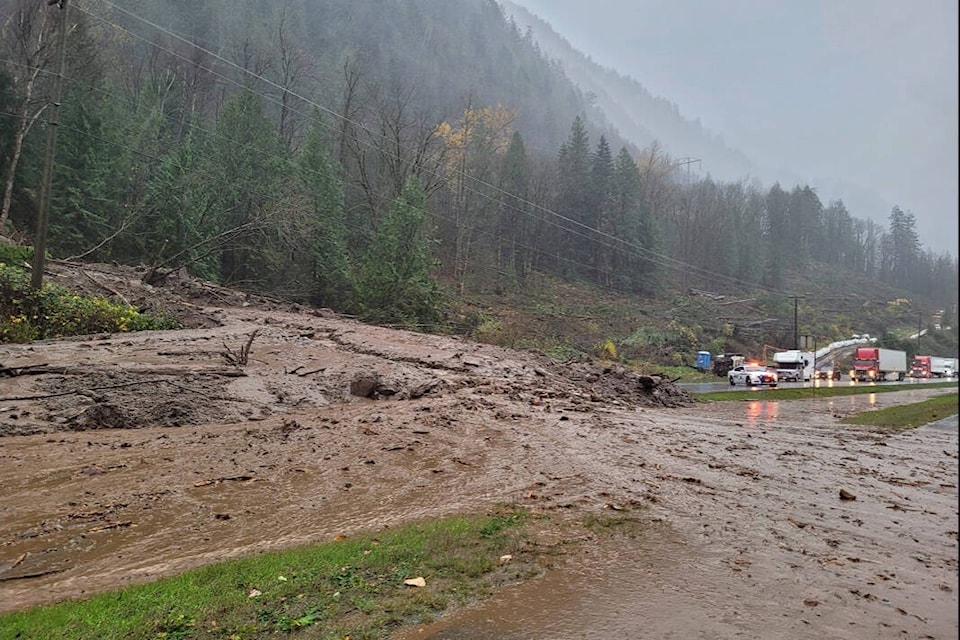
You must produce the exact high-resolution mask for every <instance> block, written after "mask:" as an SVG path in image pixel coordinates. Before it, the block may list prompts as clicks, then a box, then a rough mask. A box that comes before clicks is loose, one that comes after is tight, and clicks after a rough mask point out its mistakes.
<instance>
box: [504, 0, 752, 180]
mask: <svg viewBox="0 0 960 640" xmlns="http://www.w3.org/2000/svg"><path fill="white" fill-rule="evenodd" d="M503 6H504V9H505V10H506V11H507V13H508V15H510V16H511V17H512V19H513V20H515V21H516V22H517V24H518V26H519V27H520V29H521V31H523V30H526V29H527V28H529V29H530V32H531V33H532V35H533V37H534V39H535V40H536V41H537V43H538V44H539V45H540V47H541V49H542V50H543V52H544V54H545V55H547V56H548V57H550V58H552V59H554V60H556V61H558V62H559V64H560V65H561V66H562V68H563V70H564V72H565V73H566V74H567V75H568V76H569V77H570V79H571V80H573V82H574V83H576V84H577V85H578V86H579V87H580V88H581V89H582V90H583V91H584V92H585V93H586V94H587V96H588V97H589V98H590V99H591V100H592V103H593V104H595V105H596V106H597V107H598V108H599V109H600V110H601V111H602V112H603V113H604V114H605V116H606V117H607V118H608V119H609V120H610V122H611V123H612V124H613V126H615V127H616V128H617V130H618V131H619V132H620V134H621V135H623V136H624V137H625V138H627V139H629V140H630V141H632V142H633V143H634V144H636V145H637V146H638V147H646V146H649V145H651V144H653V143H654V142H658V143H659V144H660V145H662V146H663V148H664V149H665V150H666V151H667V152H668V153H669V154H670V155H671V156H673V157H674V158H676V159H679V158H686V159H699V160H700V161H701V164H702V169H703V170H704V171H707V172H709V173H710V175H711V176H713V177H714V178H718V179H721V180H725V181H737V180H740V179H743V178H746V177H748V176H757V175H758V172H759V171H760V168H759V167H758V166H757V165H756V164H755V163H754V162H753V161H752V160H751V159H750V158H748V157H747V156H746V155H745V154H744V153H742V152H741V151H738V150H736V149H733V148H731V147H729V146H727V145H726V143H725V142H724V141H723V139H722V138H721V137H720V136H718V135H717V134H715V133H712V132H710V131H708V130H707V129H705V128H704V127H703V126H702V125H701V124H700V122H699V121H697V120H690V119H688V118H686V117H684V116H683V115H682V114H681V113H680V109H679V107H678V106H677V105H676V104H674V103H672V102H670V101H669V100H667V99H666V98H662V97H658V96H654V95H653V94H651V93H650V92H649V91H648V90H647V89H646V88H645V87H644V86H643V85H642V84H641V83H640V82H639V81H637V80H635V79H633V78H630V77H626V76H622V75H620V74H619V73H617V72H616V71H614V70H612V69H609V68H606V67H602V66H600V65H598V64H597V63H595V62H594V61H593V60H592V59H591V58H589V57H588V56H585V55H584V54H583V53H581V52H579V51H577V50H576V49H575V48H574V47H573V46H572V45H571V44H570V43H569V42H568V41H567V40H565V39H564V38H563V37H562V36H561V35H559V34H557V33H556V32H555V31H554V30H553V29H552V28H551V27H550V25H549V24H547V23H546V22H544V21H543V20H541V19H540V18H538V17H537V16H535V15H533V14H532V13H530V12H529V11H527V10H526V9H525V8H524V7H521V6H519V5H517V4H514V3H512V2H509V0H505V1H504V3H503Z"/></svg>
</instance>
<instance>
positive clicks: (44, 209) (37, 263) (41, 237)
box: [30, 0, 69, 289]
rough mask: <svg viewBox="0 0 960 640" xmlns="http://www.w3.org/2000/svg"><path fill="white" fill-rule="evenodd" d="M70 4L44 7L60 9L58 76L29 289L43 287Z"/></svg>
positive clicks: (57, 0)
mask: <svg viewBox="0 0 960 640" xmlns="http://www.w3.org/2000/svg"><path fill="white" fill-rule="evenodd" d="M67 2H69V0H47V6H48V7H49V6H52V5H55V4H56V5H58V6H59V7H60V24H59V25H58V27H59V28H58V35H57V73H56V75H55V76H54V77H53V102H52V104H51V105H50V117H49V118H47V148H46V151H44V156H43V176H42V178H41V181H40V206H39V211H37V237H36V238H34V240H33V275H32V277H31V279H30V286H31V287H33V288H34V289H40V287H42V286H43V267H44V262H45V261H46V253H47V222H48V220H49V218H50V185H51V183H52V182H53V153H54V149H55V148H56V145H57V129H58V128H59V126H60V96H61V95H62V93H63V67H64V64H65V62H66V59H67V22H68V20H67V15H68V7H67Z"/></svg>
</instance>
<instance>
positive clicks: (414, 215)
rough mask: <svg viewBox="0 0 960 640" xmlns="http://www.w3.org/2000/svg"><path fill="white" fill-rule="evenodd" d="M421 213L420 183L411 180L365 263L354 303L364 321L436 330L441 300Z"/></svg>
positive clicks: (429, 233) (423, 202)
mask: <svg viewBox="0 0 960 640" xmlns="http://www.w3.org/2000/svg"><path fill="white" fill-rule="evenodd" d="M425 207H426V196H425V195H424V192H423V189H422V187H421V186H420V184H419V181H418V180H417V179H416V178H410V179H409V180H408V181H407V184H406V186H405V187H404V189H403V192H402V193H401V194H400V196H399V197H398V198H397V199H396V200H394V203H393V206H392V207H391V208H390V211H389V213H388V214H387V216H386V218H384V221H383V223H382V224H381V225H380V228H379V229H378V230H377V234H376V236H375V237H374V239H373V242H372V243H371V245H370V247H369V248H368V249H367V252H366V254H365V255H364V257H363V262H362V265H361V268H360V273H359V277H358V279H357V298H358V302H359V307H360V315H361V317H363V318H364V319H365V320H368V321H371V322H378V323H384V324H400V325H402V326H406V327H410V328H422V329H425V330H430V329H434V328H436V327H437V325H438V324H439V322H440V320H441V318H442V316H443V306H442V305H443V296H442V292H441V290H440V287H439V285H438V284H437V282H436V281H435V280H434V279H433V277H432V276H431V275H430V270H431V268H432V267H433V266H434V265H433V261H432V260H431V257H430V244H431V240H432V231H431V229H430V228H429V226H428V225H427V222H426V210H425Z"/></svg>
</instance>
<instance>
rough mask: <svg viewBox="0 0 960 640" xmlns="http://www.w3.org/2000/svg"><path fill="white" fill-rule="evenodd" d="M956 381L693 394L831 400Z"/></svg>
mask: <svg viewBox="0 0 960 640" xmlns="http://www.w3.org/2000/svg"><path fill="white" fill-rule="evenodd" d="M956 387H957V381H956V380H953V381H949V382H929V383H924V384H922V385H917V386H915V385H902V384H886V385H884V384H866V385H851V386H847V387H803V388H793V389H768V388H761V387H756V388H753V389H747V390H745V391H712V392H707V393H697V394H694V395H695V397H696V399H697V400H702V401H704V402H722V401H729V400H810V399H811V398H832V397H836V396H855V395H860V394H864V393H892V392H894V391H913V390H915V389H948V388H956Z"/></svg>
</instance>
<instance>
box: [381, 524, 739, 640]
mask: <svg viewBox="0 0 960 640" xmlns="http://www.w3.org/2000/svg"><path fill="white" fill-rule="evenodd" d="M702 569H703V567H700V566H699V562H698V558H697V554H696V553H695V552H694V551H693V550H692V549H691V548H690V547H688V546H687V545H686V544H685V543H684V542H683V541H681V540H679V539H678V537H677V535H676V533H675V532H674V531H672V530H671V529H670V528H669V526H667V525H665V524H656V525H654V526H651V527H650V528H645V530H644V531H643V532H642V533H641V534H640V536H638V537H636V538H619V539H616V540H613V541H607V542H605V543H604V545H603V547H589V548H586V549H584V550H583V554H582V555H581V556H580V557H579V558H576V559H573V560H572V561H571V563H570V564H569V565H568V566H566V567H564V568H563V569H559V570H555V571H553V572H551V573H549V574H547V575H546V576H544V577H542V578H539V579H536V580H531V581H528V582H525V583H523V584H520V585H516V586H513V587H509V588H507V589H504V590H502V591H501V592H499V593H498V594H497V595H496V596H495V597H494V598H492V599H490V600H489V601H487V602H485V603H483V604H482V605H481V606H478V607H477V608H474V609H469V610H466V611H464V612H461V613H460V614H458V615H455V616H453V617H451V618H449V619H445V620H442V621H440V622H437V623H434V624H431V625H425V626H420V627H417V628H414V629H410V630H406V631H404V632H401V633H399V634H396V635H394V636H393V640H426V639H429V640H520V639H528V638H550V639H551V640H566V639H568V638H569V639H573V638H644V637H658V638H670V637H676V638H688V637H694V636H695V635H696V633H697V630H698V629H702V628H704V627H705V626H708V627H709V628H712V629H717V630H720V631H723V630H725V629H726V630H733V627H727V625H726V624H725V622H724V620H723V618H724V617H725V616H735V613H734V612H733V611H730V610H729V609H728V608H725V606H724V605H723V604H722V603H720V606H717V605H718V602H717V600H718V599H721V600H722V596H721V597H720V598H717V597H716V594H713V595H711V594H702V593H701V594H696V593H694V591H693V590H692V589H691V587H692V585H690V584H687V583H685V582H684V581H683V580H682V578H681V576H684V575H690V572H691V571H700V570H702ZM704 577H706V576H704ZM718 580H719V581H720V582H721V583H722V581H723V577H722V576H719V575H712V576H710V577H709V579H708V580H707V582H709V583H712V584H713V586H716V585H717V584H718V582H717V581H718ZM722 591H723V590H722V589H721V590H720V592H721V593H722ZM697 603H699V604H697ZM651 634H652V635H651Z"/></svg>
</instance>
